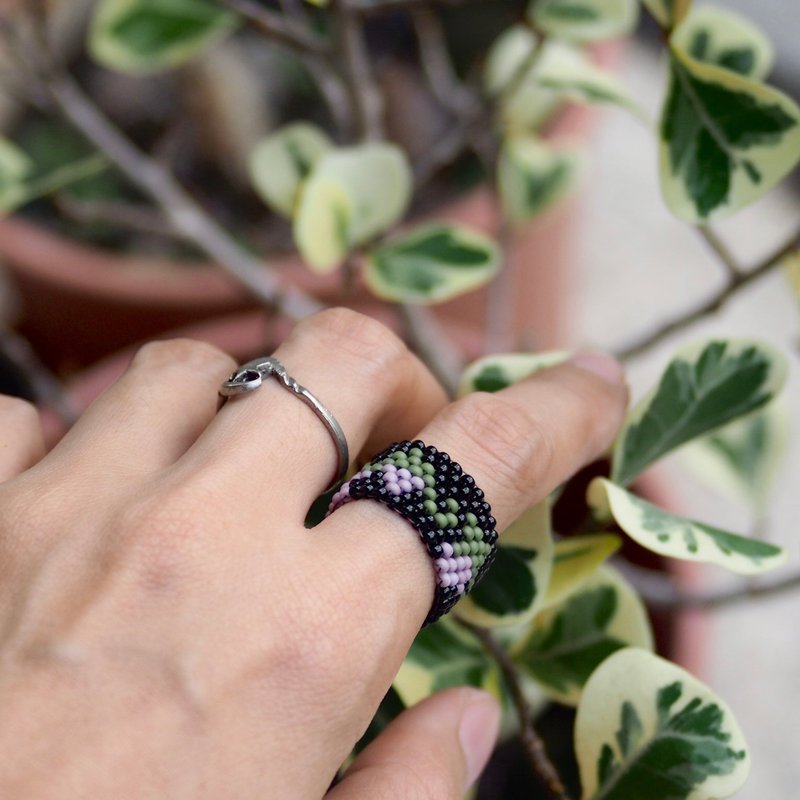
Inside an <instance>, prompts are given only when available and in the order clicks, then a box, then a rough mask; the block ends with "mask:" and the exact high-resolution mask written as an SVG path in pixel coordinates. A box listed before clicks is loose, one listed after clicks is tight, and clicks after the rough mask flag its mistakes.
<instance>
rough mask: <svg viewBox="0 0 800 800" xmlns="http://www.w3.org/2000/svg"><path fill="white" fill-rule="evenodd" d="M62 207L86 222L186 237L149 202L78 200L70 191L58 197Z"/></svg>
mask: <svg viewBox="0 0 800 800" xmlns="http://www.w3.org/2000/svg"><path fill="white" fill-rule="evenodd" d="M55 203H56V206H57V207H58V210H59V211H60V212H61V213H62V214H63V215H64V216H65V217H68V218H70V219H72V220H75V221H76V222H80V223H83V224H93V223H103V224H107V225H114V226H115V227H120V228H124V229H126V230H130V231H135V232H137V233H145V234H149V235H154V236H162V237H165V238H175V237H177V238H181V239H182V238H183V237H181V236H180V234H179V233H178V231H176V230H175V229H174V228H173V227H172V225H170V223H169V222H168V221H167V220H166V219H164V216H163V214H160V213H159V212H158V211H157V210H156V209H153V208H150V207H149V206H145V205H133V204H131V203H119V202H117V203H115V202H108V201H105V200H102V201H101V200H78V199H77V198H75V197H72V196H70V195H67V194H61V195H57V196H56V198H55Z"/></svg>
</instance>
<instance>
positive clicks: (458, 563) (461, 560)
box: [456, 556, 467, 570]
mask: <svg viewBox="0 0 800 800" xmlns="http://www.w3.org/2000/svg"><path fill="white" fill-rule="evenodd" d="M466 566H467V565H466V564H465V563H464V556H459V557H458V558H457V559H456V569H459V570H461V569H464V567H466Z"/></svg>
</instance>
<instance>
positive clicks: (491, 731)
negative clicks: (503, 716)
mask: <svg viewBox="0 0 800 800" xmlns="http://www.w3.org/2000/svg"><path fill="white" fill-rule="evenodd" d="M464 691H468V692H469V693H470V694H472V695H474V696H475V699H474V700H471V701H468V705H467V706H466V708H465V709H464V711H463V713H462V714H461V723H460V724H459V728H458V737H459V739H460V740H461V749H462V750H463V752H464V760H465V762H466V764H467V782H466V784H465V785H464V788H465V789H466V788H467V787H468V786H472V784H473V783H474V782H475V781H476V779H477V778H478V776H479V775H480V774H481V772H482V771H483V768H484V767H485V766H486V762H487V761H488V760H489V756H490V755H491V754H492V750H494V745H495V742H496V741H497V732H498V730H499V729H500V706H499V705H498V703H497V701H496V700H495V699H494V698H493V697H492V696H491V695H490V694H487V693H486V692H482V691H480V690H478V689H465V690H464Z"/></svg>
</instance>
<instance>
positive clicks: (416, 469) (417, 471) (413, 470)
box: [408, 464, 422, 478]
mask: <svg viewBox="0 0 800 800" xmlns="http://www.w3.org/2000/svg"><path fill="white" fill-rule="evenodd" d="M408 471H409V472H410V473H411V474H412V475H416V476H417V477H418V478H421V477H422V470H421V469H420V468H419V467H418V466H417V465H416V464H409V467H408Z"/></svg>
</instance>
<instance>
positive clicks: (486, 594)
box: [455, 500, 553, 628]
mask: <svg viewBox="0 0 800 800" xmlns="http://www.w3.org/2000/svg"><path fill="white" fill-rule="evenodd" d="M552 565H553V537H552V534H551V531H550V508H549V505H548V502H547V500H543V501H542V502H541V503H539V504H538V505H536V506H534V507H533V508H532V509H530V510H529V511H527V512H526V513H525V514H523V515H522V516H521V517H520V518H519V519H518V520H517V521H516V522H515V523H514V524H513V525H511V526H510V527H509V528H507V529H506V530H505V531H504V532H503V535H502V537H501V539H500V542H499V545H498V548H497V555H496V557H495V560H494V563H493V564H492V567H491V569H490V570H489V571H488V572H487V573H486V575H485V576H484V577H483V578H482V579H481V582H480V583H478V584H477V585H476V586H475V588H474V589H473V590H472V592H471V594H469V595H467V596H466V597H465V598H464V599H463V600H461V601H460V602H459V604H458V605H457V606H456V610H455V613H456V614H457V615H458V616H459V617H461V618H462V619H465V620H467V621H468V622H472V623H473V624H475V625H482V626H484V627H486V628H496V627H500V626H511V625H519V624H522V623H524V622H527V621H528V620H530V619H532V618H533V617H534V616H535V614H536V613H537V612H538V611H539V608H540V607H541V605H542V602H543V600H544V596H545V592H546V590H547V584H548V581H549V580H550V570H551V568H552Z"/></svg>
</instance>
